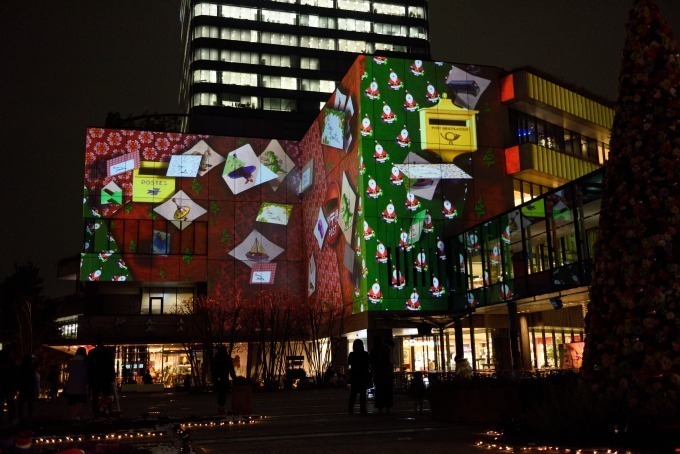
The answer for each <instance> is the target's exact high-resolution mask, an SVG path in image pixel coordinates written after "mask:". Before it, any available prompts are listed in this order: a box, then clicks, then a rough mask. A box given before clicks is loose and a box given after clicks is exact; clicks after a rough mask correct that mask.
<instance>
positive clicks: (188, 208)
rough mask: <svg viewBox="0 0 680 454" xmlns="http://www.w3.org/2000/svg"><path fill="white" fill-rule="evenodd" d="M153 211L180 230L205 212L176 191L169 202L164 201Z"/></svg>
mask: <svg viewBox="0 0 680 454" xmlns="http://www.w3.org/2000/svg"><path fill="white" fill-rule="evenodd" d="M153 210H154V211H155V212H156V213H158V214H159V215H160V216H162V217H164V218H165V219H167V220H168V221H171V222H172V223H173V224H174V225H175V227H177V228H178V229H180V230H184V229H185V228H187V227H188V226H189V225H190V224H191V223H192V222H193V221H195V220H196V219H198V218H199V217H201V216H203V215H204V214H205V213H206V211H207V210H206V209H205V208H203V207H202V206H200V205H199V204H197V203H196V202H194V201H193V200H191V198H190V197H189V196H188V195H186V194H185V193H184V191H178V192H177V193H176V194H175V195H174V196H172V197H171V198H170V199H169V200H166V201H165V202H164V203H162V204H160V205H158V206H157V207H156V208H154V209H153Z"/></svg>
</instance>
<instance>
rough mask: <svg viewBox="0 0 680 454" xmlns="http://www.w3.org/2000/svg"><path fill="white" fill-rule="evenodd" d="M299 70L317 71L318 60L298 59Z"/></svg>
mask: <svg viewBox="0 0 680 454" xmlns="http://www.w3.org/2000/svg"><path fill="white" fill-rule="evenodd" d="M300 68H302V69H319V59H318V58H309V57H302V58H301V59H300Z"/></svg>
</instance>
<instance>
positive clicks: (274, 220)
mask: <svg viewBox="0 0 680 454" xmlns="http://www.w3.org/2000/svg"><path fill="white" fill-rule="evenodd" d="M292 212H293V205H284V204H282V203H271V202H262V205H261V206H260V211H259V212H258V213H257V218H255V220H256V221H258V222H266V223H268V224H281V225H288V219H289V218H290V213H292Z"/></svg>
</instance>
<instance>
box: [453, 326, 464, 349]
mask: <svg viewBox="0 0 680 454" xmlns="http://www.w3.org/2000/svg"><path fill="white" fill-rule="evenodd" d="M453 333H454V343H455V346H456V356H458V355H460V356H463V320H462V319H460V318H457V319H455V320H454V321H453Z"/></svg>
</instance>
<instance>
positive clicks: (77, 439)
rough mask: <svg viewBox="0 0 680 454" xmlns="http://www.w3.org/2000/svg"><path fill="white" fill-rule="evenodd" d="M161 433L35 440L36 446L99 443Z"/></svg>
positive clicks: (160, 433)
mask: <svg viewBox="0 0 680 454" xmlns="http://www.w3.org/2000/svg"><path fill="white" fill-rule="evenodd" d="M163 435H164V434H163V432H146V433H141V432H138V433H134V434H108V435H90V436H89V437H75V438H74V437H59V438H57V437H54V438H43V437H41V438H37V439H36V440H35V443H36V444H40V443H44V444H50V443H73V442H76V441H101V440H123V439H134V438H143V437H162V436H163Z"/></svg>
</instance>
